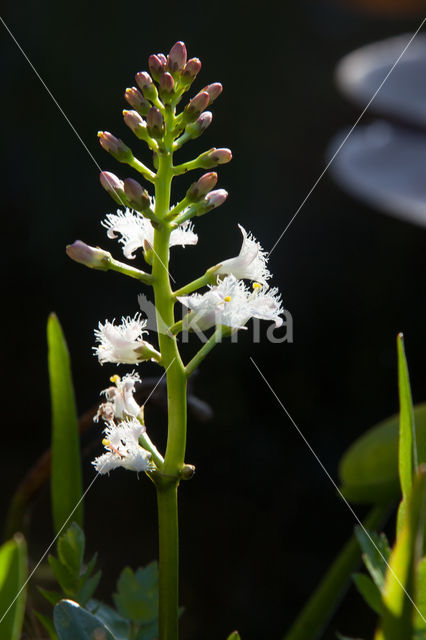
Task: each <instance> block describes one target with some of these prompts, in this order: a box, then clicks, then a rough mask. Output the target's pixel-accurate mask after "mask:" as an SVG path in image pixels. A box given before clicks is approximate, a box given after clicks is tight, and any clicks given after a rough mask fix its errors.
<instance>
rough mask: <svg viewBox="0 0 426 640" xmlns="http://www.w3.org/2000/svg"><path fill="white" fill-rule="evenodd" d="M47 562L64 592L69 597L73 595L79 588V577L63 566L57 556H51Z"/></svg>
mask: <svg viewBox="0 0 426 640" xmlns="http://www.w3.org/2000/svg"><path fill="white" fill-rule="evenodd" d="M47 560H48V562H49V565H50V568H51V569H52V571H53V573H54V575H55V578H56V580H57V581H58V582H59V584H60V586H61V589H62V591H63V592H64V593H65V595H67V596H71V595H73V594H74V593H75V591H76V590H77V588H78V576H76V575H75V574H74V573H72V572H71V571H70V570H69V568H68V567H66V566H65V565H63V564H62V562H60V561H59V560H58V559H57V558H55V556H51V555H49V556H48V558H47Z"/></svg>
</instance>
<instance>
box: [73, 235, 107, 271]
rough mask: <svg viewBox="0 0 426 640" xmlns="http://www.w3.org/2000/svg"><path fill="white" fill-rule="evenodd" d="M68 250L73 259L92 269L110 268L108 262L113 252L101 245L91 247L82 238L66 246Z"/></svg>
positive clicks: (103, 269)
mask: <svg viewBox="0 0 426 640" xmlns="http://www.w3.org/2000/svg"><path fill="white" fill-rule="evenodd" d="M66 252H67V255H68V257H69V258H71V260H74V262H79V263H80V264H84V265H85V266H86V267H90V269H99V270H100V271H107V270H108V262H109V260H110V259H111V254H110V253H109V252H108V251H104V250H103V249H100V248H99V247H90V246H89V245H88V244H86V243H85V242H82V241H81V240H76V241H75V242H73V244H69V245H68V246H67V247H66Z"/></svg>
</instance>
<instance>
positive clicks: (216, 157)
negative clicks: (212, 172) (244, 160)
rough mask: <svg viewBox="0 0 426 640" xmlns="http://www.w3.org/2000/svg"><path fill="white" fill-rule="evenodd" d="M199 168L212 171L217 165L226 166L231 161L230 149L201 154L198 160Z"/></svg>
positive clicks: (212, 150) (213, 150) (214, 149)
mask: <svg viewBox="0 0 426 640" xmlns="http://www.w3.org/2000/svg"><path fill="white" fill-rule="evenodd" d="M198 160H199V165H198V166H199V167H201V168H202V169H212V168H213V167H216V166H217V165H218V164H226V163H227V162H230V161H231V160H232V152H231V150H230V149H216V148H215V147H213V149H210V150H209V151H206V152H205V153H203V154H201V156H199V158H198Z"/></svg>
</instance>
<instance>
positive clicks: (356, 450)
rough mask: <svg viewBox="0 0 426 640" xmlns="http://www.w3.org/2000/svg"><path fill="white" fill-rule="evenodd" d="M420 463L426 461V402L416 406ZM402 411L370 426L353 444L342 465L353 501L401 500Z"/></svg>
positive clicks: (344, 489) (346, 492)
mask: <svg viewBox="0 0 426 640" xmlns="http://www.w3.org/2000/svg"><path fill="white" fill-rule="evenodd" d="M414 418H415V424H416V440H417V450H418V456H419V463H421V462H426V403H424V404H420V405H417V406H416V407H415V408H414ZM398 432H399V415H395V416H392V417H391V418H389V419H387V420H384V421H383V422H380V423H379V424H378V425H376V426H375V427H373V428H372V429H369V430H368V431H367V432H366V433H364V434H363V435H362V436H360V438H358V439H357V440H355V442H354V443H353V444H352V445H351V446H350V447H349V449H348V450H347V451H346V453H345V454H344V455H343V457H342V459H341V461H340V465H339V476H340V482H341V485H342V486H341V489H342V492H343V495H344V496H345V497H346V498H347V499H348V500H349V501H351V502H362V503H367V504H376V503H378V502H383V501H387V500H392V499H395V500H398V499H399V496H400V485H399V477H398V438H399V436H398Z"/></svg>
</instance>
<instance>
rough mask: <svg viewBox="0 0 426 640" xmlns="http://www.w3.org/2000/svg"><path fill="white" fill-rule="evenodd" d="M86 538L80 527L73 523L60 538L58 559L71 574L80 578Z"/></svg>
mask: <svg viewBox="0 0 426 640" xmlns="http://www.w3.org/2000/svg"><path fill="white" fill-rule="evenodd" d="M84 547H85V538H84V533H83V531H82V530H81V529H80V527H79V526H78V525H77V524H76V523H75V522H73V523H72V524H71V526H69V527H68V529H67V530H66V531H65V533H63V534H62V535H60V536H59V540H58V559H59V560H60V562H61V563H62V564H63V565H65V566H66V567H68V569H69V570H70V572H71V573H72V574H74V575H77V576H79V575H80V571H81V565H82V564H83V557H84Z"/></svg>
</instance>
